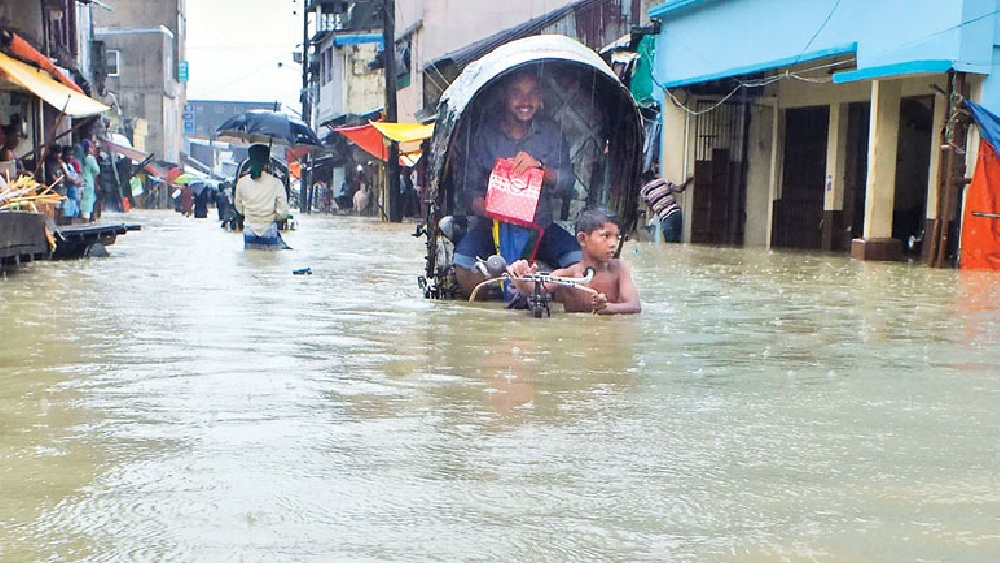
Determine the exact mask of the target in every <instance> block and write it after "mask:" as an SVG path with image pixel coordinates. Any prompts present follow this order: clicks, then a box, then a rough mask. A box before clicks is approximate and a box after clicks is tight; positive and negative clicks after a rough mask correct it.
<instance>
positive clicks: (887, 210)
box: [864, 80, 902, 240]
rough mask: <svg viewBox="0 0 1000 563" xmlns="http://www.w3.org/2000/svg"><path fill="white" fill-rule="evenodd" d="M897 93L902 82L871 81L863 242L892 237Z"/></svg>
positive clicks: (897, 117) (896, 143) (899, 92)
mask: <svg viewBox="0 0 1000 563" xmlns="http://www.w3.org/2000/svg"><path fill="white" fill-rule="evenodd" d="M901 94H902V83H901V82H900V81H898V80H873V81H872V100H871V126H870V127H871V128H870V131H869V138H868V182H867V185H866V188H865V231H864V237H865V239H866V240H873V239H889V238H891V237H892V208H893V204H894V200H895V195H896V193H895V192H896V148H897V146H898V144H899V108H900V98H901Z"/></svg>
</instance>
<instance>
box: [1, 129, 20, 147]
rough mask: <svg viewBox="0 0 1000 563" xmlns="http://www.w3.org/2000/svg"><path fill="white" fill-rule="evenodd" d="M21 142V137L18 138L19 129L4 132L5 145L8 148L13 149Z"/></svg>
mask: <svg viewBox="0 0 1000 563" xmlns="http://www.w3.org/2000/svg"><path fill="white" fill-rule="evenodd" d="M19 142H20V139H19V138H18V135H17V131H8V132H6V133H4V136H3V146H5V147H7V148H8V149H12V148H14V147H16V146H17V144H18V143H19Z"/></svg>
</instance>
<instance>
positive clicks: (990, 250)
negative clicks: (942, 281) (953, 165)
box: [961, 139, 1000, 270]
mask: <svg viewBox="0 0 1000 563" xmlns="http://www.w3.org/2000/svg"><path fill="white" fill-rule="evenodd" d="M965 198H966V200H965V215H964V216H963V217H962V259H961V268H962V269H966V270H1000V157H998V156H997V153H996V151H995V150H993V147H992V146H991V145H990V144H989V143H988V142H987V141H986V139H982V140H980V141H979V160H977V161H976V172H975V174H973V176H972V183H971V184H969V189H968V191H967V192H966V195H965Z"/></svg>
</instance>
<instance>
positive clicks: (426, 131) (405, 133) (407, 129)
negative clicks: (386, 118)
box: [372, 121, 434, 143]
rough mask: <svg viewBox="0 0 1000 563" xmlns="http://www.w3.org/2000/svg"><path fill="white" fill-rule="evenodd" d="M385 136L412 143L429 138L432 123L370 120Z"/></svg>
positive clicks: (432, 131)
mask: <svg viewBox="0 0 1000 563" xmlns="http://www.w3.org/2000/svg"><path fill="white" fill-rule="evenodd" d="M372 126H373V127H375V128H376V129H378V130H379V131H380V132H381V133H382V135H384V136H385V137H386V138H389V139H392V140H393V141H396V142H399V143H412V142H419V141H423V140H424V139H430V138H431V135H433V134H434V124H433V123H386V122H378V121H376V122H372Z"/></svg>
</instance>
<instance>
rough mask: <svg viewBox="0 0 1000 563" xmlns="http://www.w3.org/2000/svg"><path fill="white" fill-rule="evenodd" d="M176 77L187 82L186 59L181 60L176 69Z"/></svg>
mask: <svg viewBox="0 0 1000 563" xmlns="http://www.w3.org/2000/svg"><path fill="white" fill-rule="evenodd" d="M177 79H178V80H180V81H181V82H187V81H188V62H187V61H181V63H180V68H179V69H178V73H177Z"/></svg>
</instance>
